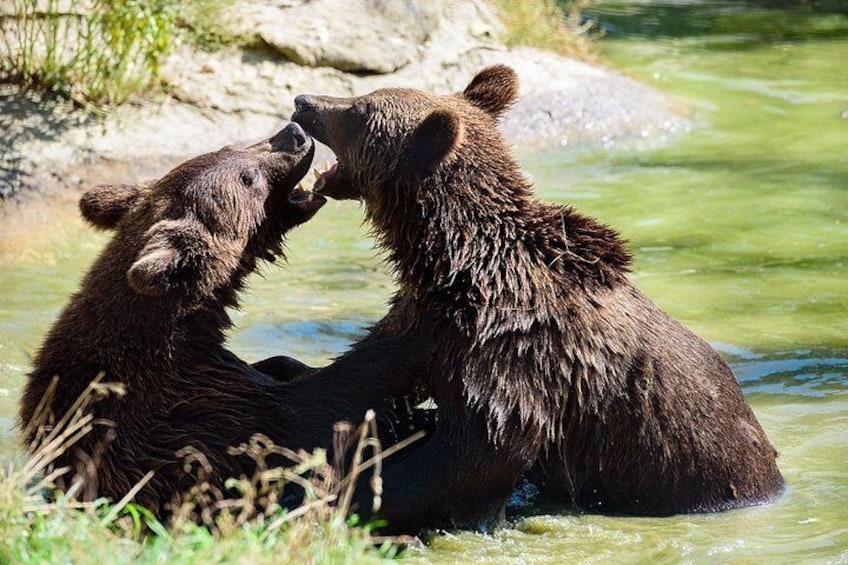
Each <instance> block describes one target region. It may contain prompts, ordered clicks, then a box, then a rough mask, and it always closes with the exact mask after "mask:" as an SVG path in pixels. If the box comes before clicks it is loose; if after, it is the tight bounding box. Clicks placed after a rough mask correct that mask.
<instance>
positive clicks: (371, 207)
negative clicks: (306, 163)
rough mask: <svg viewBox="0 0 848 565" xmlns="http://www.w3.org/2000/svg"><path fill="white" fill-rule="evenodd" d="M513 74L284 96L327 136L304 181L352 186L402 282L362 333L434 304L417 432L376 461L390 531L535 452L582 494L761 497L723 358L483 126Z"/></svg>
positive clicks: (642, 502)
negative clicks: (453, 85) (318, 164)
mask: <svg viewBox="0 0 848 565" xmlns="http://www.w3.org/2000/svg"><path fill="white" fill-rule="evenodd" d="M517 90H518V84H517V78H516V75H515V73H514V72H513V71H512V70H511V69H509V68H508V67H504V66H494V67H490V68H487V69H484V70H483V71H482V72H480V73H479V74H478V75H477V76H476V77H475V78H474V79H473V80H472V81H471V83H470V84H469V85H468V86H467V87H466V88H465V90H464V92H462V93H457V94H452V95H448V96H436V95H433V94H429V93H426V92H421V91H417V90H409V89H385V90H378V91H376V92H373V93H371V94H368V95H365V96H361V97H358V98H331V97H326V96H308V95H303V96H299V97H298V98H297V99H296V107H297V110H296V112H295V114H294V116H293V117H292V119H293V120H294V121H295V122H297V123H300V124H301V125H303V126H304V128H305V129H306V131H307V132H308V133H310V134H311V135H313V136H314V137H315V138H316V139H317V140H319V141H321V142H323V143H326V144H327V145H329V147H330V148H331V149H332V150H333V151H334V152H335V153H336V156H337V158H338V164H337V165H336V166H335V167H334V168H333V169H332V170H330V171H329V172H328V173H326V174H324V176H323V177H322V178H321V179H320V180H319V182H318V183H317V185H316V186H317V187H318V188H319V189H320V191H321V192H322V193H323V194H326V195H329V196H332V197H335V198H357V199H361V200H362V201H363V202H364V205H365V210H366V214H367V217H368V219H369V221H370V222H371V224H372V226H373V228H374V232H375V233H376V235H377V237H378V238H379V241H380V243H381V244H382V246H383V247H385V249H386V250H387V251H388V254H389V258H390V261H391V264H392V266H393V267H394V269H395V271H396V274H397V278H398V282H399V285H400V289H399V291H398V293H397V295H396V297H395V300H394V304H393V307H392V309H391V310H390V312H389V314H388V315H387V316H386V318H385V319H384V320H383V321H381V322H380V323H379V324H378V325H377V327H376V330H375V331H376V332H377V333H378V334H379V335H388V334H391V333H392V332H397V331H402V330H403V329H404V327H405V325H407V324H410V323H412V321H414V320H416V319H419V318H420V317H422V316H424V315H425V314H427V315H431V316H432V317H434V318H435V320H436V322H435V329H434V334H433V335H434V336H436V344H435V346H434V347H435V357H434V362H433V364H432V365H431V366H429V367H428V368H427V369H426V370H424V371H422V375H423V378H425V379H426V380H427V384H428V386H429V391H430V392H431V394H432V396H433V397H434V399H435V400H436V402H437V404H438V424H437V428H436V430H435V432H434V434H433V435H432V436H431V437H430V438H429V439H427V440H425V443H423V444H422V445H420V446H419V447H417V448H415V449H413V450H412V451H410V452H409V453H408V454H407V455H406V457H405V458H404V459H403V460H399V461H396V462H394V463H393V462H392V461H389V462H388V463H387V466H386V467H385V468H384V470H383V482H384V488H385V494H384V498H383V511H382V512H381V515H382V516H383V517H385V518H386V519H387V520H388V522H389V524H390V528H391V529H393V530H400V531H414V530H417V529H418V528H420V527H422V526H447V525H450V524H463V523H466V524H467V523H469V522H474V521H476V520H478V519H480V518H482V517H485V516H487V515H489V514H490V513H491V512H492V511H494V510H496V509H497V508H498V507H499V506H500V505H501V504H502V503H503V502H504V500H505V499H506V498H507V496H508V495H509V494H510V492H511V490H512V488H513V486H514V485H515V483H516V480H517V479H518V478H519V477H520V476H521V475H522V473H524V472H525V471H528V470H531V468H533V472H534V476H535V477H536V479H537V480H538V481H540V483H541V484H542V486H543V488H544V489H545V490H546V491H548V492H550V493H553V494H556V495H559V496H560V497H562V498H563V499H565V500H569V501H573V502H574V503H576V504H578V505H579V506H581V507H583V508H588V509H598V510H604V511H610V512H624V513H633V514H648V515H667V514H673V513H679V512H704V511H717V510H724V509H729V508H735V507H740V506H746V505H751V504H759V503H763V502H766V501H769V500H771V499H773V498H774V497H775V496H776V495H777V494H778V493H779V492H780V491H781V489H782V487H783V479H782V477H781V475H780V472H779V471H778V468H777V466H776V463H775V458H776V455H777V454H776V452H775V450H774V448H773V447H772V446H771V444H770V443H769V440H768V439H767V438H766V435H765V433H764V432H763V430H762V428H761V427H760V425H759V423H758V422H757V420H756V418H755V416H754V414H753V412H752V411H751V409H750V407H749V406H748V405H747V403H746V402H745V399H744V398H743V396H742V393H741V390H740V388H739V385H738V384H737V382H736V380H735V378H734V376H733V374H732V373H731V371H730V369H729V368H728V366H727V365H726V364H725V363H724V361H722V359H721V357H720V356H719V355H718V354H717V353H716V352H715V351H713V350H712V349H711V348H710V347H709V345H707V344H706V343H705V342H704V341H703V340H701V339H700V338H698V337H697V336H695V335H694V334H693V333H692V332H690V331H689V330H688V329H686V328H685V327H683V326H682V325H681V324H679V323H678V322H676V321H675V320H673V319H671V318H670V317H669V316H668V315H666V314H665V313H663V312H662V311H661V310H660V309H659V308H657V307H656V306H655V305H654V304H653V303H652V302H651V301H650V300H649V299H647V298H646V297H645V296H644V295H643V294H642V293H640V292H639V291H638V290H637V289H636V287H634V286H633V284H632V283H630V282H629V281H628V279H627V277H626V276H625V273H626V272H627V270H628V265H629V264H630V261H631V258H630V255H629V254H628V252H627V250H626V249H625V246H624V244H623V243H622V241H621V239H620V237H619V235H618V234H617V233H616V232H615V231H614V230H612V229H610V228H608V227H606V226H604V225H602V224H600V223H598V222H596V221H595V220H593V219H591V218H589V217H586V216H583V215H580V214H579V213H577V212H576V211H575V210H573V209H572V208H570V207H563V206H554V205H549V204H545V203H543V202H541V201H539V200H538V199H537V198H536V196H535V195H534V193H533V188H532V186H531V185H530V183H529V181H528V180H527V179H526V178H525V177H524V176H523V175H522V173H521V170H520V169H519V166H518V164H517V163H516V161H515V159H514V158H513V156H512V155H511V153H510V151H509V149H508V147H507V145H506V143H505V142H504V140H503V139H502V137H501V135H500V134H499V132H498V130H497V127H496V120H497V118H498V117H499V116H500V115H501V114H502V113H503V112H504V111H505V110H506V109H507V108H508V107H509V106H510V104H512V103H513V101H514V100H515V98H516V95H517Z"/></svg>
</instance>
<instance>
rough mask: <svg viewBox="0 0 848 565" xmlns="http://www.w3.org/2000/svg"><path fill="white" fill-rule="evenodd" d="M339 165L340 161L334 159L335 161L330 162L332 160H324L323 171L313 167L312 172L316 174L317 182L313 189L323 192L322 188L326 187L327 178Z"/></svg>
mask: <svg viewBox="0 0 848 565" xmlns="http://www.w3.org/2000/svg"><path fill="white" fill-rule="evenodd" d="M338 166H339V162H338V161H334V162H333V163H330V161H324V165H323V167H322V170H321V171H319V170H318V169H312V172H313V174H314V175H315V184H314V185H313V186H312V190H313V191H315V192H321V189H322V188H324V185H325V184H326V182H327V179H328V178H330V177H331V176H333V174H335V172H336V169H337V168H338Z"/></svg>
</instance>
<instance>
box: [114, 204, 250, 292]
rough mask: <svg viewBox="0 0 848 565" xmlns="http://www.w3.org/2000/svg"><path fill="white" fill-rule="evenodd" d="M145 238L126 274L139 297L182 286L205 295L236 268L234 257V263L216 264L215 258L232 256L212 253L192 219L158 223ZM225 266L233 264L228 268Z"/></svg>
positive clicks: (204, 233) (208, 239) (208, 241)
mask: <svg viewBox="0 0 848 565" xmlns="http://www.w3.org/2000/svg"><path fill="white" fill-rule="evenodd" d="M145 237H146V238H147V244H146V245H145V246H144V247H143V248H142V250H141V252H140V253H139V254H138V259H136V262H135V263H133V264H132V266H131V267H130V269H129V271H127V280H128V281H129V283H130V286H131V287H132V288H133V289H134V290H135V291H136V292H138V293H139V294H143V295H146V296H162V295H163V294H165V293H166V292H168V290H170V289H171V288H173V287H175V286H177V285H179V284H181V283H182V284H184V285H186V286H187V287H191V288H195V289H197V292H198V293H200V294H206V293H209V292H211V291H212V290H214V288H215V287H216V286H217V285H218V284H220V283H222V282H224V280H225V279H226V278H227V277H229V276H230V274H231V272H232V269H235V268H236V267H237V266H238V256H237V255H236V256H235V259H234V261H226V260H224V261H222V262H221V264H220V265H216V257H217V256H218V255H220V256H221V258H226V257H228V256H232V255H233V254H231V253H226V250H224V249H222V250H219V251H218V252H216V251H214V250H213V245H214V244H215V242H214V238H213V237H212V236H211V234H209V232H208V231H207V230H206V229H205V228H204V227H203V226H202V225H201V224H200V223H199V222H197V221H195V220H191V219H187V218H182V219H179V220H161V221H159V222H157V223H156V224H154V225H153V227H151V228H150V229H149V230H148V231H147V233H146V234H145ZM222 245H225V244H224V243H223V242H222ZM226 263H232V264H231V265H229V267H230V268H227V265H226ZM216 267H218V269H217V271H216Z"/></svg>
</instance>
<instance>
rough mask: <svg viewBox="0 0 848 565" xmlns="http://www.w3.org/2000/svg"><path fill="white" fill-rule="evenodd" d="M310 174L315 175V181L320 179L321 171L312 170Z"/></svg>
mask: <svg viewBox="0 0 848 565" xmlns="http://www.w3.org/2000/svg"><path fill="white" fill-rule="evenodd" d="M312 174H313V175H315V180H319V179H320V178H321V171H319V170H318V169H314V168H313V169H312Z"/></svg>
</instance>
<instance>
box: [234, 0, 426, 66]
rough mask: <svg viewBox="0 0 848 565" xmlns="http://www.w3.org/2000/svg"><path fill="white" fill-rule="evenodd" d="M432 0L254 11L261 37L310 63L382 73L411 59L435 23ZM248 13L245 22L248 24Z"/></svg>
mask: <svg viewBox="0 0 848 565" xmlns="http://www.w3.org/2000/svg"><path fill="white" fill-rule="evenodd" d="M440 4H441V2H438V1H432V0H314V1H312V2H307V3H304V4H300V5H296V6H294V7H288V8H276V9H274V8H266V9H263V10H260V11H258V12H256V13H257V14H260V18H261V21H256V22H254V23H255V24H258V25H257V26H256V29H257V30H258V31H257V34H258V36H259V38H261V40H262V41H264V42H265V43H266V44H267V45H269V46H270V47H271V48H273V49H274V50H275V51H277V52H278V53H280V54H281V55H282V56H283V57H285V58H286V59H289V60H290V61H294V62H295V63H297V64H299V65H305V66H310V67H333V68H335V69H339V70H342V71H347V72H366V73H378V74H385V73H391V72H394V71H396V70H398V69H400V68H402V67H404V66H405V65H407V64H409V62H410V61H412V60H413V58H415V57H416V55H417V53H418V50H419V46H420V45H421V44H422V43H423V42H424V41H425V40H426V39H427V37H428V36H429V35H430V33H431V32H432V31H433V29H435V27H436V26H437V25H438V21H439V13H440V9H441V7H440ZM251 19H252V18H250V17H248V18H247V19H246V22H245V23H246V24H247V25H250V22H251Z"/></svg>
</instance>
